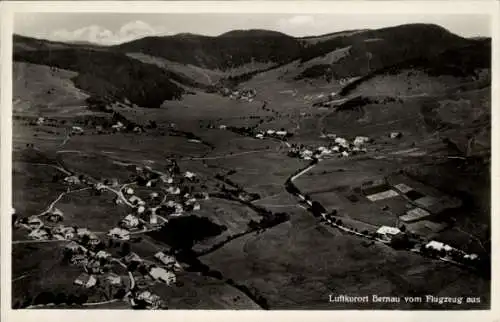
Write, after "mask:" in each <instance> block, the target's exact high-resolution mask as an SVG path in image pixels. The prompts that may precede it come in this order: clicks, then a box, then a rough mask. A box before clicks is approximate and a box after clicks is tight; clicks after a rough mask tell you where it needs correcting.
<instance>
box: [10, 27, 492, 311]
mask: <svg viewBox="0 0 500 322" xmlns="http://www.w3.org/2000/svg"><path fill="white" fill-rule="evenodd" d="M413 35H417V36H416V37H413ZM424 39H425V43H426V46H422V45H421V44H422V43H423V42H424ZM396 43H397V44H398V45H395V44H396ZM174 47H175V48H177V50H170V49H171V48H174ZM14 49H15V50H14V70H13V80H14V92H13V151H12V174H13V183H12V184H13V185H12V191H13V213H12V237H13V241H12V243H13V245H12V275H13V280H12V305H13V308H16V309H33V308H64V309H71V308H75V309H77V308H82V307H92V308H96V309H130V308H134V309H245V310H248V309H264V310H292V309H293V310H296V309H303V310H337V309H362V310H364V309H367V310H368V309H401V310H415V309H419V310H422V309H450V310H459V309H460V310H461V309H487V308H488V307H489V305H490V280H491V276H490V275H491V272H490V257H491V236H490V230H491V224H490V221H491V215H490V211H491V210H490V190H491V187H490V162H491V160H490V159H491V158H490V154H491V144H490V140H491V138H490V137H491V94H490V91H491V67H490V66H489V64H490V58H489V57H490V55H491V42H490V40H489V39H487V40H484V39H481V40H472V39H467V38H462V37H460V36H457V35H454V34H452V33H450V32H448V31H447V30H445V29H444V28H441V27H439V26H436V25H425V24H413V25H403V26H396V27H390V28H383V29H378V30H357V31H355V32H354V31H353V32H346V33H340V34H333V35H329V36H322V37H311V38H294V37H291V36H288V35H284V34H281V33H277V32H272V31H265V30H247V31H232V32H228V33H225V34H223V35H221V36H218V37H206V36H198V35H190V34H186V35H177V36H165V37H149V38H148V37H147V38H144V39H139V40H135V41H132V42H129V43H125V44H121V45H117V46H98V45H95V46H94V45H74V44H64V43H55V42H49V41H44V40H35V39H31V38H27V37H21V36H15V38H14ZM367 53H369V54H367ZM341 294H344V295H349V296H366V295H369V296H370V297H371V296H372V295H377V296H381V297H391V296H393V297H394V296H395V297H404V296H422V297H425V296H426V295H433V296H436V297H440V296H441V297H466V296H467V297H474V298H479V299H480V301H479V302H474V303H464V304H461V305H457V304H454V303H445V304H438V303H427V302H426V303H404V302H400V303H387V302H372V303H367V304H363V305H362V306H360V305H359V304H356V303H347V302H346V303H342V302H335V303H333V302H331V301H329V298H330V296H331V295H341Z"/></svg>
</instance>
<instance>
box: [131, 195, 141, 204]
mask: <svg viewBox="0 0 500 322" xmlns="http://www.w3.org/2000/svg"><path fill="white" fill-rule="evenodd" d="M128 201H129V202H130V203H131V204H133V205H139V204H140V202H141V201H142V200H141V198H139V197H137V196H132V197H130V198H129V199H128Z"/></svg>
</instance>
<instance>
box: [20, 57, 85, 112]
mask: <svg viewBox="0 0 500 322" xmlns="http://www.w3.org/2000/svg"><path fill="white" fill-rule="evenodd" d="M75 77H77V73H75V72H72V71H68V70H64V69H58V68H50V67H48V66H44V65H37V64H30V63H24V62H14V66H13V82H14V83H13V85H12V88H13V90H14V93H13V101H14V111H16V112H28V113H35V114H36V113H41V112H43V113H44V115H46V114H47V113H51V112H57V113H63V112H68V113H70V114H73V113H78V112H83V111H84V110H85V108H83V107H80V106H82V105H84V104H85V99H86V98H87V97H88V95H87V94H86V93H84V92H82V91H81V90H80V89H78V88H76V87H75V85H74V83H73V82H72V81H71V79H73V78H75ZM62 106H70V108H68V109H63V108H62Z"/></svg>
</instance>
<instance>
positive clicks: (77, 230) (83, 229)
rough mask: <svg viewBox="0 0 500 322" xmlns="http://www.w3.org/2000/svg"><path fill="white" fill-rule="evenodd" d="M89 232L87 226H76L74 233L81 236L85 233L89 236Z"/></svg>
mask: <svg viewBox="0 0 500 322" xmlns="http://www.w3.org/2000/svg"><path fill="white" fill-rule="evenodd" d="M90 234H91V232H90V230H88V229H87V228H77V229H76V235H77V236H78V237H83V236H85V235H87V236H90Z"/></svg>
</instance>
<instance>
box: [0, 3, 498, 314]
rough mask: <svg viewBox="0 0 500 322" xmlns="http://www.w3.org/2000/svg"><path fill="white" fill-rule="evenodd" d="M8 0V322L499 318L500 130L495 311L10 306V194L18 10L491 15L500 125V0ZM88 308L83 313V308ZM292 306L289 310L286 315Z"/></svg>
mask: <svg viewBox="0 0 500 322" xmlns="http://www.w3.org/2000/svg"><path fill="white" fill-rule="evenodd" d="M0 5H1V9H2V12H1V14H2V15H1V19H0V23H1V34H2V38H1V42H0V45H1V59H2V60H1V65H0V66H1V75H2V78H1V87H0V89H1V97H0V98H1V103H2V104H1V118H0V120H1V121H0V125H1V128H0V129H1V145H0V149H1V156H2V158H1V162H0V170H1V172H0V178H1V182H2V186H1V189H0V192H1V195H0V206H1V208H0V209H1V214H2V217H1V219H2V220H1V224H2V225H1V227H2V231H1V234H0V236H1V240H2V242H1V250H2V252H1V258H2V262H1V273H2V274H1V277H2V284H1V287H0V290H1V299H2V301H1V308H2V310H1V314H2V316H1V318H2V320H3V321H56V320H60V319H61V320H62V319H64V320H66V321H67V320H71V321H72V322H78V321H85V322H88V321H95V320H106V321H114V320H115V319H116V320H118V319H121V320H122V321H123V320H126V319H130V320H132V319H134V320H136V321H137V320H138V319H143V318H145V319H148V321H164V320H165V319H170V320H175V321H179V320H190V321H191V320H193V321H194V320H199V321H205V322H209V321H217V322H218V321H221V320H226V319H227V320H229V321H231V320H234V319H239V321H245V320H248V321H255V320H256V319H261V318H269V319H285V320H290V321H302V320H304V319H310V320H314V321H315V322H319V321H329V322H331V321H332V320H337V321H338V320H341V321H345V320H349V321H367V320H368V321H371V320H383V321H434V320H441V321H443V320H451V319H453V321H454V322H460V321H500V310H499V305H498V304H500V303H499V300H500V297H499V296H498V294H499V291H500V289H499V286H500V285H499V283H498V281H497V278H496V277H497V276H495V275H496V274H495V273H497V272H498V268H499V258H498V256H497V253H498V252H497V251H495V250H496V247H500V240H499V237H500V236H499V234H498V228H499V227H500V225H499V219H500V214H499V213H498V205H497V203H496V200H495V198H494V197H495V195H498V194H497V192H498V191H499V190H498V179H499V178H500V172H499V170H500V169H499V164H498V162H496V161H497V160H496V156H497V152H498V151H497V150H498V149H497V145H496V144H494V143H495V142H499V139H500V138H499V135H500V134H499V133H498V131H496V129H493V132H492V140H493V144H492V225H491V227H492V245H493V246H492V248H493V249H494V251H493V252H492V265H493V268H492V272H493V273H492V274H493V277H492V287H491V310H489V311H449V312H444V311H293V312H290V311H270V312H259V311H165V312H158V311H156V312H147V311H117V310H90V311H83V310H82V311H78V310H70V311H64V310H60V311H55V310H33V311H31V310H24V311H13V310H11V309H10V287H11V272H10V270H11V268H10V262H11V261H10V254H11V243H10V241H11V227H10V226H11V224H10V216H9V215H8V213H9V209H10V200H11V191H10V190H11V189H10V187H11V185H10V182H11V155H12V154H11V151H12V132H11V128H12V124H11V114H12V111H11V109H12V104H11V102H12V79H11V76H12V74H11V71H12V61H11V57H12V21H13V20H12V18H13V13H14V12H108V13H126V12H132V13H133V12H141V13H300V14H304V13H332V14H372V15H373V14H402V13H405V14H443V13H444V14H488V15H490V16H491V18H492V38H493V57H494V59H493V65H492V77H493V79H492V100H493V101H492V124H496V123H497V122H496V121H497V119H498V115H497V111H498V107H499V106H498V99H497V98H498V93H499V91H498V89H499V80H498V76H500V75H499V73H498V71H500V69H499V67H500V66H499V62H498V58H499V53H500V50H499V43H498V32H499V31H500V24H499V20H498V13H499V3H498V2H497V1H398V2H395V1H352V2H351V1H341V2H326V1H307V2H304V1H294V2H292V1H287V2H286V4H285V2H283V1H253V2H250V1H235V2H233V1H224V2H215V1H189V2H188V1H185V2H181V1H179V2H176V1H175V2H144V1H142V2H136V1H123V2H119V1H112V2H108V1H98V2H92V1H56V2H45V1H43V2H42V1H35V2H17V1H12V2H3V3H1V4H0ZM83 312H84V314H82V313H83ZM287 312H288V313H287Z"/></svg>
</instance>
